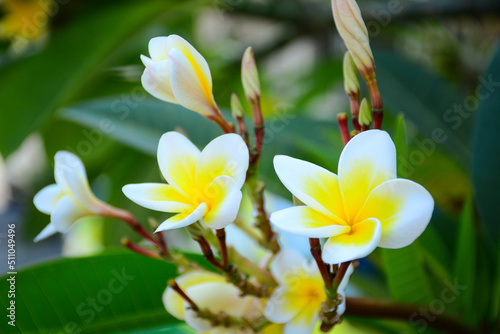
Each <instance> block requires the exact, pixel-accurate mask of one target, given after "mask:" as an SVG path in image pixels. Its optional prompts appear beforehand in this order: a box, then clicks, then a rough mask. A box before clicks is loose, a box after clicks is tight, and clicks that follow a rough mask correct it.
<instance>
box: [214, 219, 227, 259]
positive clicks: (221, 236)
mask: <svg viewBox="0 0 500 334" xmlns="http://www.w3.org/2000/svg"><path fill="white" fill-rule="evenodd" d="M216 234H217V239H218V240H219V247H220V254H221V258H222V266H223V267H224V268H225V267H226V266H227V244H226V231H225V230H224V228H221V229H218V230H216Z"/></svg>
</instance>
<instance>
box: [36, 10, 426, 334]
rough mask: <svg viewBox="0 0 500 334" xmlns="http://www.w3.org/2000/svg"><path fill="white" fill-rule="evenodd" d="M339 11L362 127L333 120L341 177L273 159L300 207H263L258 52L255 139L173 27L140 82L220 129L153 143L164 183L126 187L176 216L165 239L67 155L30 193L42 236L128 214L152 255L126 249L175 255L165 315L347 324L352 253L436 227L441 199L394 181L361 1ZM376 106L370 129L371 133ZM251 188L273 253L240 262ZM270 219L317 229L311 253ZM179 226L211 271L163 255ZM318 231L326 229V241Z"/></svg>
mask: <svg viewBox="0 0 500 334" xmlns="http://www.w3.org/2000/svg"><path fill="white" fill-rule="evenodd" d="M333 9H334V18H335V21H336V23H337V27H338V29H339V31H340V33H341V35H342V37H343V38H344V40H345V41H346V45H347V47H348V48H349V50H350V53H348V54H347V55H346V58H345V67H344V73H345V83H346V84H345V87H346V92H347V94H348V95H349V97H350V99H351V113H352V121H353V124H354V127H355V129H356V130H355V131H354V132H353V133H349V132H348V130H347V122H343V121H345V119H346V117H345V115H341V116H339V123H340V124H341V129H342V130H343V135H344V141H345V143H346V146H345V148H344V150H343V152H342V154H341V156H340V160H339V166H338V175H336V174H334V173H332V172H330V171H328V170H326V169H324V168H321V167H319V166H316V165H314V164H312V163H309V162H306V161H302V160H298V159H295V158H291V157H288V156H276V157H275V159H274V167H275V171H276V173H277V175H278V177H279V179H280V180H281V181H282V183H283V184H284V186H285V187H286V188H287V189H288V190H289V191H290V193H291V194H292V195H293V196H294V202H295V203H296V206H293V207H290V208H287V209H284V210H281V211H277V212H274V213H272V214H271V215H270V217H269V215H268V214H267V212H266V210H265V207H264V198H263V189H264V187H263V184H262V182H261V181H259V180H258V179H257V170H258V165H259V158H260V154H261V151H262V139H263V135H264V124H263V119H262V114H261V110H260V96H261V91H260V83H259V78H258V72H257V67H256V65H255V61H254V57H253V53H252V49H251V48H249V49H247V51H246V52H245V54H244V57H243V61H242V82H243V87H244V91H245V95H246V98H247V100H248V101H249V103H250V104H251V105H252V110H253V121H254V131H255V144H254V145H252V144H251V143H250V140H249V135H248V132H247V128H246V124H245V120H244V117H243V108H242V106H241V103H240V101H239V99H238V98H237V97H236V95H234V94H233V97H232V103H231V104H232V109H233V116H234V118H235V121H236V129H237V132H236V131H235V129H234V126H233V125H232V124H231V123H229V122H228V121H227V120H226V119H225V118H224V116H223V115H222V113H221V111H220V109H219V107H218V106H217V104H216V103H215V101H214V98H213V94H212V78H211V74H210V69H209V67H208V64H207V62H206V61H205V59H204V58H203V57H202V55H201V54H200V53H199V52H198V51H196V49H195V48H193V47H192V46H191V45H190V44H189V43H188V42H186V41H185V40H184V39H182V38H181V37H179V36H176V35H171V36H168V37H157V38H153V39H152V40H151V41H150V43H149V52H150V58H149V57H146V56H142V57H141V58H142V61H143V63H144V65H145V66H146V69H145V71H144V74H143V76H142V83H143V86H144V88H145V89H146V90H147V91H148V92H149V93H150V94H151V95H153V96H155V97H156V98H158V99H161V100H164V101H166V102H169V103H176V104H180V105H182V106H184V107H185V108H187V109H190V110H193V111H195V112H198V113H199V114H201V115H203V116H205V117H207V118H208V119H210V120H212V121H214V122H215V123H217V124H218V125H219V126H220V127H221V129H222V130H223V131H224V132H225V134H223V135H221V136H220V137H217V138H215V139H214V140H212V141H211V142H210V143H209V144H208V145H207V146H206V147H205V148H204V149H203V150H201V151H200V150H199V149H198V148H197V147H196V146H195V145H194V144H192V143H191V142H190V140H189V139H188V138H186V137H185V136H184V135H183V134H181V133H178V132H168V133H166V134H164V135H163V136H162V137H161V139H160V142H159V145H158V164H159V167H160V171H161V174H162V176H163V178H164V179H165V181H166V184H160V183H145V184H130V185H126V186H124V187H123V192H124V194H125V196H127V197H128V198H129V199H130V200H132V201H133V202H135V203H137V204H139V205H141V206H143V207H146V208H148V209H151V210H155V211H160V212H167V213H173V214H174V215H172V216H171V217H170V218H168V219H167V220H165V221H164V222H162V223H161V224H160V225H159V226H158V227H157V229H156V233H157V236H158V235H159V236H160V237H157V236H156V237H154V236H151V235H150V234H149V232H147V231H146V230H145V229H143V228H142V227H141V225H140V224H139V223H138V222H137V221H136V219H135V218H134V217H133V216H132V215H131V214H130V213H128V212H127V211H124V210H122V209H118V208H115V207H112V206H110V205H109V204H107V203H104V202H102V201H100V200H99V199H97V198H96V196H95V195H94V194H93V193H92V191H91V189H90V186H89V183H88V180H87V176H86V173H85V168H84V166H83V164H82V162H81V161H80V160H79V159H78V158H77V157H76V156H74V155H73V154H71V153H69V152H59V153H57V154H56V157H55V180H56V184H53V185H50V186H48V187H46V188H44V189H42V190H41V191H40V192H39V193H38V194H37V195H36V196H35V198H34V203H35V206H36V207H37V208H38V209H39V210H40V211H42V212H44V213H47V214H50V215H51V221H50V224H49V225H48V226H47V227H46V228H45V229H44V230H43V231H42V232H41V233H40V235H39V236H38V237H37V238H36V241H38V240H41V239H44V238H46V237H48V236H50V235H52V234H54V233H56V232H61V233H64V232H66V231H67V230H68V229H69V228H70V227H71V226H72V225H73V224H74V223H75V222H76V221H78V220H79V219H80V218H83V217H87V216H96V215H97V216H106V217H115V218H119V219H121V220H124V221H125V222H127V223H128V224H129V225H130V226H131V227H132V228H134V230H135V231H137V232H138V233H139V234H141V235H142V236H143V237H144V238H146V239H147V240H148V241H149V242H151V243H152V244H153V245H154V246H155V247H156V248H157V251H152V250H150V249H146V248H142V247H141V246H139V245H135V244H133V243H131V242H130V241H128V240H127V241H126V242H125V245H126V246H127V247H128V248H130V249H132V250H134V251H136V252H139V253H141V254H143V255H146V256H150V257H155V258H164V259H166V260H168V261H171V262H174V263H175V264H177V265H178V267H179V272H180V273H181V275H180V276H179V277H178V278H176V279H175V280H172V281H171V282H169V286H168V287H167V289H166V291H165V293H164V295H163V301H164V303H165V307H166V309H167V311H168V312H169V313H170V314H172V315H173V316H175V317H176V318H178V319H182V320H184V321H185V322H186V323H187V324H188V325H189V326H190V327H192V328H193V329H195V330H197V331H199V332H207V333H256V332H258V333H267V334H269V333H286V334H290V333H300V334H302V333H312V332H313V331H314V330H315V329H316V330H321V331H328V330H329V329H331V328H332V327H333V326H334V325H335V324H337V323H339V322H340V320H341V319H340V317H341V316H342V314H343V313H344V311H345V310H346V298H345V294H344V290H345V287H346V285H347V282H348V279H349V276H350V275H351V274H352V272H353V270H354V268H355V266H356V261H355V260H357V259H360V258H363V257H365V256H367V255H368V254H370V253H371V252H373V251H374V250H375V248H377V247H384V248H401V247H405V246H407V245H409V244H411V243H412V242H413V241H414V240H415V239H416V238H417V237H418V236H419V235H420V234H421V233H422V232H423V231H424V229H425V228H426V226H427V224H428V223H429V221H430V218H431V215H432V211H433V208H434V201H433V199H432V196H431V195H430V194H429V192H427V190H425V189H424V188H423V187H422V186H420V185H419V184H416V183H414V182H412V181H409V180H405V179H399V178H396V150H395V146H394V143H393V142H392V140H391V138H390V137H389V135H388V134H387V133H386V132H384V131H381V130H378V129H379V128H380V125H381V122H382V100H381V99H380V95H379V93H378V88H377V84H376V80H375V72H374V63H373V57H372V55H371V51H370V47H369V44H368V35H367V32H366V27H365V25H364V23H363V20H362V18H361V15H360V12H359V8H358V7H357V5H356V3H355V1H354V0H344V1H341V0H338V1H336V0H334V1H333ZM351 54H352V56H351ZM358 70H359V71H360V73H361V75H362V76H363V78H364V79H365V80H366V82H367V84H368V87H369V88H370V98H371V102H372V105H373V113H372V110H370V108H369V107H367V102H366V100H364V101H363V102H362V103H361V105H360V104H359V79H358V72H357V71H358ZM360 110H361V111H360ZM360 112H361V114H360ZM372 114H373V120H374V122H373V127H374V129H372V130H370V125H371V123H372ZM358 116H359V118H358ZM346 131H347V133H345V132H346ZM244 186H245V187H246V188H247V191H248V193H249V196H250V197H251V199H252V201H253V204H254V211H255V220H256V224H255V226H256V228H258V232H259V234H258V236H260V237H259V240H258V241H259V243H260V244H261V245H262V246H264V247H265V248H267V249H268V250H269V256H268V258H267V260H266V261H263V263H260V264H255V263H251V262H249V261H248V260H245V259H244V258H243V257H241V256H240V255H239V254H237V253H235V252H234V250H233V252H229V251H228V247H227V245H226V240H225V232H224V228H225V227H227V226H228V225H230V224H232V223H233V222H235V220H236V218H237V216H238V212H239V209H240V203H241V200H242V196H243V195H242V188H243V187H244ZM271 224H272V225H274V226H275V227H276V228H277V229H278V230H282V231H287V232H290V233H293V234H297V235H300V236H304V237H307V238H309V241H310V245H311V254H312V257H313V258H314V260H315V261H309V260H308V259H306V258H304V257H303V256H302V255H300V254H299V253H297V252H296V251H294V250H293V249H281V248H280V245H279V244H278V243H277V239H276V234H275V232H274V231H273V230H272V228H271ZM178 228H186V229H187V231H188V233H189V234H190V235H191V237H192V238H193V239H194V240H195V241H196V242H198V243H199V245H200V248H201V250H202V253H203V255H204V256H205V258H206V259H207V260H208V262H209V263H210V264H212V265H213V267H214V268H215V269H216V271H215V272H212V271H207V270H205V269H201V268H200V267H199V266H198V265H197V264H194V263H191V262H189V261H188V260H187V259H186V258H185V257H183V255H182V254H171V253H170V252H169V250H168V248H167V247H166V245H165V242H164V240H163V239H162V235H161V233H162V231H165V230H171V229H178ZM319 238H322V239H325V242H324V243H323V245H321V243H320V240H319ZM213 248H215V249H217V250H218V253H219V256H220V260H219V259H217V258H216V257H215V255H214V254H213Z"/></svg>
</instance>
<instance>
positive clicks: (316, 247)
mask: <svg viewBox="0 0 500 334" xmlns="http://www.w3.org/2000/svg"><path fill="white" fill-rule="evenodd" d="M309 245H310V246H311V254H312V256H313V258H314V260H315V261H316V264H317V265H318V269H319V272H320V273H321V277H323V281H324V282H325V288H326V289H327V290H329V289H330V288H331V287H332V280H331V279H330V270H329V267H327V265H326V264H325V262H323V258H322V257H321V244H320V242H319V239H317V238H310V239H309Z"/></svg>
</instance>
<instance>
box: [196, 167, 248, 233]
mask: <svg viewBox="0 0 500 334" xmlns="http://www.w3.org/2000/svg"><path fill="white" fill-rule="evenodd" d="M208 192H209V194H210V196H209V197H210V199H211V200H210V205H209V206H210V209H209V211H208V212H207V214H206V215H205V216H204V217H203V223H204V224H205V225H207V226H208V227H210V228H213V229H220V228H223V227H226V226H227V225H229V224H231V223H232V222H234V220H235V219H236V217H237V216H238V211H239V209H240V203H241V199H242V197H243V195H242V193H241V191H240V187H238V185H237V184H236V182H234V181H233V179H232V178H230V177H229V176H224V175H223V176H219V177H218V178H216V179H215V180H214V181H213V182H212V184H211V185H210V187H209V189H208Z"/></svg>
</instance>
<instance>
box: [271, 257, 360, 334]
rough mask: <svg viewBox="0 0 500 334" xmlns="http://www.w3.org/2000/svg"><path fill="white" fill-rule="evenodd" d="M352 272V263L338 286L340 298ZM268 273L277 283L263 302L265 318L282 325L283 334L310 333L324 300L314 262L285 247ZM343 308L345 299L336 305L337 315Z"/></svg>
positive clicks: (322, 287)
mask: <svg viewBox="0 0 500 334" xmlns="http://www.w3.org/2000/svg"><path fill="white" fill-rule="evenodd" d="M352 271H353V269H352V265H351V266H350V267H349V269H348V271H347V273H346V275H345V276H344V278H343V280H342V283H341V284H340V286H339V289H338V292H339V293H340V294H341V295H342V296H343V297H344V289H345V287H346V286H347V282H348V280H349V276H350V274H351V273H352ZM271 272H272V274H273V276H274V278H275V279H276V281H277V282H278V284H279V286H278V287H277V288H276V289H275V290H274V292H273V294H272V295H271V297H270V298H269V300H268V301H267V303H266V306H265V308H264V315H265V317H266V318H267V319H268V320H270V321H271V322H273V323H277V324H284V327H283V334H308V333H312V332H313V330H314V327H315V325H316V323H317V322H318V320H319V317H318V314H319V310H320V308H321V304H322V303H323V302H324V301H325V299H326V293H325V289H324V282H323V279H322V278H321V274H320V272H319V270H318V267H317V265H316V263H314V262H312V261H308V260H307V259H306V258H305V257H304V256H303V255H302V254H300V253H298V252H296V251H295V250H293V249H285V250H282V251H281V252H280V253H279V254H278V255H277V256H276V258H275V259H274V260H273V262H272V263H271ZM344 311H345V302H343V303H342V304H341V305H339V307H338V313H339V315H342V313H343V312H344Z"/></svg>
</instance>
